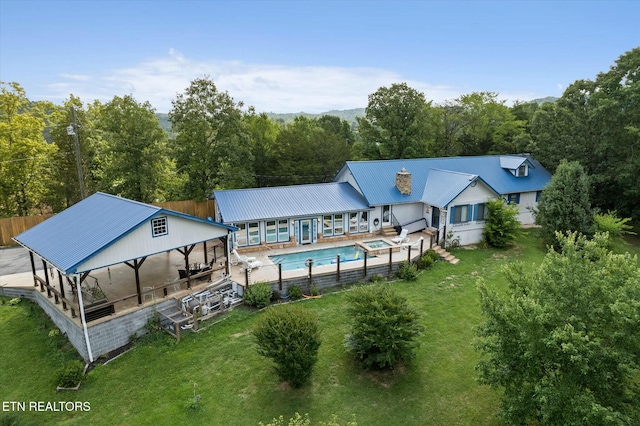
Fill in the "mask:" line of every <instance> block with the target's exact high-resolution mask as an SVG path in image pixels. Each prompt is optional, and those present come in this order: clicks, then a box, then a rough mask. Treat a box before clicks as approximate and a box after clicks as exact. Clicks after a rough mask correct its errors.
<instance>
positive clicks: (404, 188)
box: [396, 167, 411, 195]
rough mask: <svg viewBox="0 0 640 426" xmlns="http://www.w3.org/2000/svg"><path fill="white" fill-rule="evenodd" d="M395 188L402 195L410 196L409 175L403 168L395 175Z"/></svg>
mask: <svg viewBox="0 0 640 426" xmlns="http://www.w3.org/2000/svg"><path fill="white" fill-rule="evenodd" d="M396 188H398V191H400V193H401V194H402V195H409V194H411V173H409V172H408V171H407V170H406V169H405V168H404V167H403V168H402V170H400V171H399V172H397V173H396Z"/></svg>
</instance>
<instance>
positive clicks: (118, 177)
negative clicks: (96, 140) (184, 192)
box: [90, 95, 175, 203]
mask: <svg viewBox="0 0 640 426" xmlns="http://www.w3.org/2000/svg"><path fill="white" fill-rule="evenodd" d="M90 112H91V113H92V114H94V115H95V116H96V117H97V119H96V128H97V130H98V131H100V132H101V134H102V140H103V141H102V145H101V146H100V148H99V158H100V164H99V166H98V169H97V170H96V171H95V173H96V175H97V180H98V188H99V189H100V190H103V191H105V192H108V193H110V194H114V195H119V196H122V197H126V198H130V199H133V200H137V201H142V202H143V203H153V202H159V201H165V199H166V198H167V197H168V196H169V195H170V194H171V190H172V188H173V185H174V184H175V174H174V170H175V168H174V164H173V163H172V162H171V160H170V159H169V155H168V154H169V152H168V148H167V143H166V141H167V134H166V132H165V131H164V130H162V128H160V124H159V122H158V118H157V117H156V115H155V111H154V110H153V108H152V107H151V105H150V104H149V102H144V103H142V104H140V103H138V102H136V100H135V99H133V97H131V96H129V95H127V96H125V97H123V98H121V97H118V96H116V97H114V98H113V99H112V100H111V101H110V102H108V103H106V104H104V105H103V104H100V103H99V102H96V103H95V104H93V105H92V106H91V111H90Z"/></svg>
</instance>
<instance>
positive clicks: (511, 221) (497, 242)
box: [484, 198, 521, 248]
mask: <svg viewBox="0 0 640 426" xmlns="http://www.w3.org/2000/svg"><path fill="white" fill-rule="evenodd" d="M486 209H487V212H488V216H487V218H486V220H485V224H484V240H485V241H486V242H487V244H489V245H490V246H491V247H496V248H505V247H507V246H508V245H509V244H511V243H512V242H513V240H515V239H516V237H517V236H518V233H519V232H520V227H521V225H520V221H518V206H516V205H515V204H507V203H506V202H505V201H504V200H503V199H502V198H496V199H495V200H489V201H487V204H486Z"/></svg>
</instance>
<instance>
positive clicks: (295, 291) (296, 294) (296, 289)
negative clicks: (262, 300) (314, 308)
mask: <svg viewBox="0 0 640 426" xmlns="http://www.w3.org/2000/svg"><path fill="white" fill-rule="evenodd" d="M288 291H289V297H290V298H292V299H300V298H301V297H302V288H300V286H299V285H292V286H291V287H289V289H288Z"/></svg>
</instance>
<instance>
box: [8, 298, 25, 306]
mask: <svg viewBox="0 0 640 426" xmlns="http://www.w3.org/2000/svg"><path fill="white" fill-rule="evenodd" d="M21 301H22V299H20V298H19V297H14V298H13V299H11V300H9V303H8V305H9V306H15V305H17V304H18V303H20V302H21Z"/></svg>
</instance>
